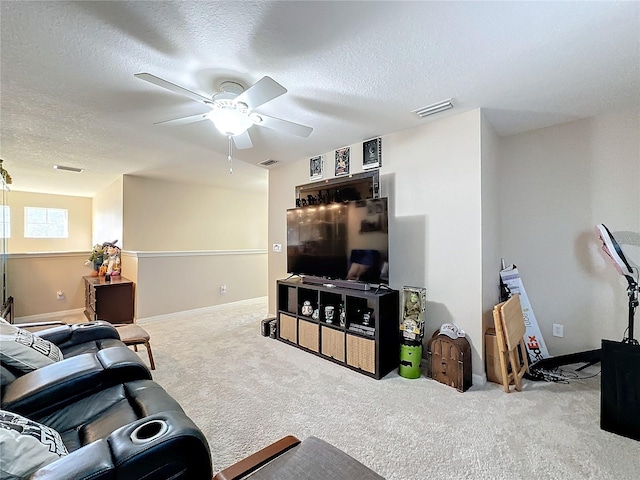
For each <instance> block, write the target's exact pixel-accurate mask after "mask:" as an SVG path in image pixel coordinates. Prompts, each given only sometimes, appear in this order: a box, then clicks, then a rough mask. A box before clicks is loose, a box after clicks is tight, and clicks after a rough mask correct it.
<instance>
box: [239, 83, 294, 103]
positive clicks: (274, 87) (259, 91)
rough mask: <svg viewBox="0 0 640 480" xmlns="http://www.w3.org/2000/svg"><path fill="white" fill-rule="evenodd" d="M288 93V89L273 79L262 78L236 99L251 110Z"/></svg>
mask: <svg viewBox="0 0 640 480" xmlns="http://www.w3.org/2000/svg"><path fill="white" fill-rule="evenodd" d="M285 93H287V89H286V88H284V87H283V86H282V85H280V84H279V83H278V82H276V81H275V80H274V79H273V78H271V77H262V78H261V79H260V80H258V81H257V82H256V83H254V84H253V85H252V86H251V87H249V88H248V89H246V90H245V91H244V92H242V93H241V94H240V95H238V96H237V97H236V99H235V100H236V101H237V102H242V103H245V104H247V106H248V107H249V110H253V109H254V108H258V107H259V106H260V105H262V104H264V103H267V102H269V101H271V100H273V99H274V98H276V97H279V96H280V95H282V94H285Z"/></svg>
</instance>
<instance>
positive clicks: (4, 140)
mask: <svg viewBox="0 0 640 480" xmlns="http://www.w3.org/2000/svg"><path fill="white" fill-rule="evenodd" d="M0 15H1V17H0V21H1V25H0V27H1V43H0V60H1V64H0V66H1V70H0V94H1V98H0V101H1V103H0V121H1V124H0V148H1V150H0V156H1V157H2V158H3V159H4V161H5V162H4V167H5V168H6V169H7V170H8V171H9V172H10V173H11V175H12V177H13V179H14V184H13V189H15V190H26V191H39V192H45V193H58V194H69V195H86V196H91V195H93V194H94V193H96V192H97V191H99V190H101V189H102V188H103V187H104V186H106V185H108V184H109V183H111V182H113V181H114V180H115V179H117V178H118V177H119V176H120V175H122V174H124V173H130V174H138V175H145V176H154V177H159V178H166V177H171V178H175V179H180V180H189V179H191V180H192V181H197V182H203V183H209V184H215V185H220V186H224V187H228V188H256V189H260V188H263V189H264V188H266V176H267V170H265V169H264V168H263V167H260V166H257V164H258V163H259V162H261V161H263V160H266V159H269V158H272V159H276V160H279V161H280V162H290V161H295V160H300V159H302V158H305V157H310V156H313V155H317V154H320V153H324V152H327V151H330V150H333V149H335V148H338V147H341V146H343V145H349V144H352V143H357V142H360V141H362V140H364V139H367V138H370V137H373V136H380V135H385V134H388V133H392V132H396V131H400V130H404V129H407V128H411V127H415V126H418V125H421V124H423V123H426V122H427V121H434V120H437V119H438V118H442V117H444V116H447V115H455V114H457V113H460V112H463V111H466V110H469V109H475V108H483V109H485V110H486V113H487V118H488V119H489V121H490V122H491V123H492V124H493V126H494V127H495V129H496V131H497V132H498V133H499V134H500V135H509V134H513V133H518V132H522V131H526V130H530V129H535V128H540V127H544V126H549V125H553V124H558V123H562V122H567V121H571V120H575V119H579V118H585V117H589V116H593V115H596V114H601V113H606V112H610V111H616V110H620V109H624V108H631V107H638V106H639V105H640V93H639V92H640V46H639V44H640V3H639V2H455V1H452V2H400V1H394V2H382V1H380V2H207V1H200V2H182V1H180V2H141V1H139V2H138V1H137V2H100V1H94V2H60V1H56V2H26V1H22V2H10V1H2V3H1V12H0ZM138 72H149V73H152V74H154V75H157V76H159V77H161V78H164V79H166V80H169V81H171V82H173V83H176V84H179V85H182V86H184V87H185V88H188V89H190V90H193V91H195V92H198V93H200V94H203V95H205V96H210V95H211V94H213V93H215V92H217V91H218V90H219V86H220V82H221V81H223V80H228V79H232V80H236V81H239V82H241V83H242V84H244V85H245V86H247V87H248V86H250V85H252V84H253V83H254V82H256V81H257V80H259V79H260V78H262V77H263V76H264V75H269V76H271V77H272V78H273V79H275V80H276V81H277V82H279V83H280V84H282V85H283V86H285V87H286V88H287V89H288V93H286V94H285V95H283V96H281V97H279V98H277V99H275V100H273V101H271V102H268V103H267V104H265V105H263V106H262V107H260V108H259V109H258V111H260V112H262V113H265V114H267V115H272V116H275V117H279V118H284V119H287V120H290V121H294V122H297V123H302V124H304V125H309V126H311V127H313V128H314V131H313V133H312V134H311V136H310V137H309V138H306V139H304V138H298V137H295V136H290V135H287V134H285V133H280V132H277V131H274V130H269V129H266V128H263V127H258V126H254V127H252V128H251V129H250V134H251V138H252V140H253V144H254V148H252V149H250V150H241V151H236V152H235V153H234V159H235V160H234V174H233V175H229V174H228V165H227V160H226V156H227V148H228V145H227V141H226V138H225V137H224V136H223V135H221V134H220V133H218V132H217V131H216V130H215V129H214V127H213V125H212V124H211V123H210V122H208V121H206V122H199V123H192V124H187V125H164V126H163V125H154V122H159V121H163V120H168V119H172V118H177V117H181V116H186V115H193V114H197V113H201V112H205V111H207V107H205V106H204V105H202V104H200V103H198V102H195V101H193V100H190V99H189V98H186V97H183V96H180V95H177V94H175V93H172V92H169V91H166V90H164V89H161V88H159V87H157V86H155V85H151V84H149V83H147V82H144V81H141V80H139V79H136V78H135V77H134V76H133V74H134V73H138ZM447 98H453V102H454V104H455V106H456V107H455V108H454V109H453V110H451V111H449V112H446V113H444V114H440V115H437V116H435V117H432V118H431V119H422V120H421V119H418V118H417V117H416V116H415V115H414V114H412V113H411V110H414V109H416V108H418V107H422V106H425V105H429V104H431V103H434V102H437V101H440V100H444V99H447ZM54 164H63V165H68V166H74V167H80V168H84V169H85V172H84V173H82V174H74V173H69V172H59V171H55V170H53V168H52V166H53V165H54ZM272 168H273V167H272Z"/></svg>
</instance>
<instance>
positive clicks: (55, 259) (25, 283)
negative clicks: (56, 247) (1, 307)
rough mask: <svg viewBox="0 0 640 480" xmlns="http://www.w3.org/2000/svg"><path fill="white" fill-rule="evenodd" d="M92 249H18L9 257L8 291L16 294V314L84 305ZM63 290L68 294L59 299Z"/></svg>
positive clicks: (31, 313)
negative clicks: (84, 278) (36, 251)
mask: <svg viewBox="0 0 640 480" xmlns="http://www.w3.org/2000/svg"><path fill="white" fill-rule="evenodd" d="M88 255H89V252H88V251H87V252H68V253H16V254H9V256H8V259H7V294H8V295H11V296H13V298H14V316H16V317H26V316H30V315H40V314H45V313H52V312H63V311H67V310H75V309H79V308H83V307H84V281H83V280H82V276H83V275H89V274H90V273H91V269H90V268H88V267H85V266H84V261H85V260H86V259H87V256H88ZM58 290H62V292H63V293H64V298H62V299H58V298H57V292H58Z"/></svg>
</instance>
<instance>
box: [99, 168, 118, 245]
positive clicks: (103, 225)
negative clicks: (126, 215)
mask: <svg viewBox="0 0 640 480" xmlns="http://www.w3.org/2000/svg"><path fill="white" fill-rule="evenodd" d="M122 183H123V182H122V177H120V178H119V179H118V180H116V181H115V182H113V183H112V184H111V185H108V186H107V187H105V188H104V189H102V190H101V191H100V192H98V193H97V194H96V195H95V196H94V197H93V212H92V213H93V217H92V218H93V222H92V224H93V242H92V244H91V245H92V246H93V245H95V244H97V243H99V244H102V243H104V242H113V241H114V240H118V246H119V247H122V246H123V245H124V239H123V232H122V211H123V203H122V202H123V198H122V188H123V186H122Z"/></svg>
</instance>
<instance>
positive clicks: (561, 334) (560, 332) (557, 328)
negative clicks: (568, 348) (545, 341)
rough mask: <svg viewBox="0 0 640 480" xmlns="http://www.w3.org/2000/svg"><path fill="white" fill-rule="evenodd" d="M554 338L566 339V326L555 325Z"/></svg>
mask: <svg viewBox="0 0 640 480" xmlns="http://www.w3.org/2000/svg"><path fill="white" fill-rule="evenodd" d="M553 336H554V337H564V325H560V324H559V323H554V324H553Z"/></svg>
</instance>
